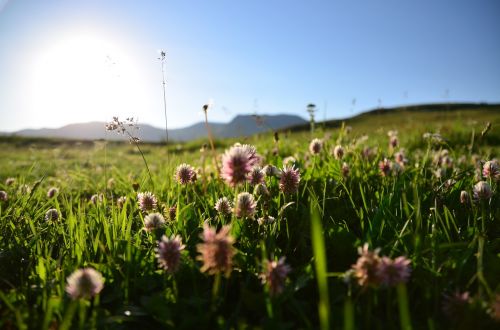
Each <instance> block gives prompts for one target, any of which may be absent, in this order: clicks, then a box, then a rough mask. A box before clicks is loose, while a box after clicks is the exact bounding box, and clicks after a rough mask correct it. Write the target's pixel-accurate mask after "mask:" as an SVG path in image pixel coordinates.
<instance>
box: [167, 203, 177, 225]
mask: <svg viewBox="0 0 500 330" xmlns="http://www.w3.org/2000/svg"><path fill="white" fill-rule="evenodd" d="M168 218H169V219H170V221H175V219H176V218H177V205H174V206H171V207H169V208H168Z"/></svg>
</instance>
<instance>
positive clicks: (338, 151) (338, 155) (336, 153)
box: [333, 145, 344, 159]
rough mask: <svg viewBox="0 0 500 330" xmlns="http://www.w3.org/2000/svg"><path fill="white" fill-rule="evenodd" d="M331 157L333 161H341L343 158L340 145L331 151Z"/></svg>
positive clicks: (342, 150)
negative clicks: (333, 158)
mask: <svg viewBox="0 0 500 330" xmlns="http://www.w3.org/2000/svg"><path fill="white" fill-rule="evenodd" d="M333 156H334V157H335V159H342V157H344V148H343V147H342V146H341V145H337V146H335V148H334V149H333Z"/></svg>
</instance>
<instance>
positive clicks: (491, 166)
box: [483, 160, 500, 180]
mask: <svg viewBox="0 0 500 330" xmlns="http://www.w3.org/2000/svg"><path fill="white" fill-rule="evenodd" d="M483 176H484V177H485V178H490V179H494V180H498V179H500V167H499V166H498V163H497V162H496V161H495V160H489V161H487V162H486V163H484V165H483Z"/></svg>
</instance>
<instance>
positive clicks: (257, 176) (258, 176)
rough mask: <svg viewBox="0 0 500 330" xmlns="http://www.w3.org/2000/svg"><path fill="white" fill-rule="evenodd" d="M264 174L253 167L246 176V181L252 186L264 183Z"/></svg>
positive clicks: (257, 167) (259, 169)
mask: <svg viewBox="0 0 500 330" xmlns="http://www.w3.org/2000/svg"><path fill="white" fill-rule="evenodd" d="M264 176H265V175H264V172H263V171H262V169H261V168H260V167H259V166H256V167H254V168H253V169H252V170H251V171H250V173H249V174H248V181H249V182H250V184H251V185H252V186H255V185H258V184H260V183H263V182H264Z"/></svg>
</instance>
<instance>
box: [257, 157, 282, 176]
mask: <svg viewBox="0 0 500 330" xmlns="http://www.w3.org/2000/svg"><path fill="white" fill-rule="evenodd" d="M283 165H284V166H286V165H285V162H284V161H283ZM262 171H263V172H264V174H265V175H266V176H267V177H268V178H269V177H272V176H275V177H277V178H279V177H280V176H281V170H280V169H278V168H277V167H276V166H274V165H266V166H264V168H263V169H262Z"/></svg>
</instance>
